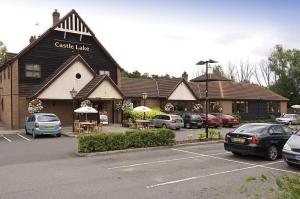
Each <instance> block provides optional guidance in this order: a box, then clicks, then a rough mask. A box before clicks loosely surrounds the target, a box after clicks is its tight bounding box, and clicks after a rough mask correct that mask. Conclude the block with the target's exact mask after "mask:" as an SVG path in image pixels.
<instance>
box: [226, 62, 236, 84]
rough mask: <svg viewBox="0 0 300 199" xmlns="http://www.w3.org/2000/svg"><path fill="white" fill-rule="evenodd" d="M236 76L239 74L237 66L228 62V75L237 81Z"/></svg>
mask: <svg viewBox="0 0 300 199" xmlns="http://www.w3.org/2000/svg"><path fill="white" fill-rule="evenodd" d="M236 76H237V70H236V66H235V65H233V64H232V63H231V62H229V63H228V74H227V77H228V78H229V79H230V80H231V81H235V80H236Z"/></svg>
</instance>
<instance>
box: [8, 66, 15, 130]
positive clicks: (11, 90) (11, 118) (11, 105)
mask: <svg viewBox="0 0 300 199" xmlns="http://www.w3.org/2000/svg"><path fill="white" fill-rule="evenodd" d="M9 70H10V108H11V114H10V124H11V129H13V119H14V117H13V110H14V109H13V73H12V65H10V69H9Z"/></svg>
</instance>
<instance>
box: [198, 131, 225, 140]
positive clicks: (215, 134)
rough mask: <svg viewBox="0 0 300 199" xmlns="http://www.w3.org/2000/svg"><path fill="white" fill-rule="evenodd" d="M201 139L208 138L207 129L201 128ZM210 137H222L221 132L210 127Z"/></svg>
mask: <svg viewBox="0 0 300 199" xmlns="http://www.w3.org/2000/svg"><path fill="white" fill-rule="evenodd" d="M198 138H199V140H204V139H205V138H206V133H205V129H203V130H200V132H199V133H198ZM208 138H209V139H222V136H221V132H220V131H219V130H218V129H208Z"/></svg>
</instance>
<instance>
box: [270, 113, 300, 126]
mask: <svg viewBox="0 0 300 199" xmlns="http://www.w3.org/2000/svg"><path fill="white" fill-rule="evenodd" d="M299 118H300V115H298V114H285V115H283V116H282V117H278V118H276V123H279V124H288V125H292V124H299V121H298V119H299Z"/></svg>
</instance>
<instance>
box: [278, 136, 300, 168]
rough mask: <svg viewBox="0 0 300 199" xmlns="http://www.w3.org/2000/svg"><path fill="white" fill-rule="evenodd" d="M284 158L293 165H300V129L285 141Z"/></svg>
mask: <svg viewBox="0 0 300 199" xmlns="http://www.w3.org/2000/svg"><path fill="white" fill-rule="evenodd" d="M282 156H283V160H284V161H285V162H286V163H287V164H288V165H291V166H294V165H298V166H300V130H298V131H297V132H296V133H295V134H294V135H292V136H291V137H290V139H289V140H288V141H287V142H286V143H285V145H284V147H283V150H282Z"/></svg>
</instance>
